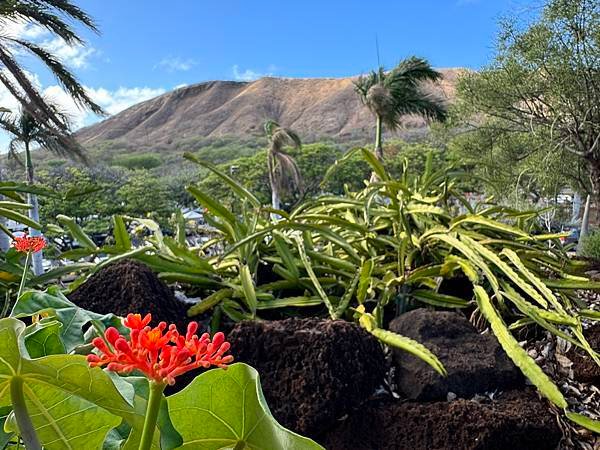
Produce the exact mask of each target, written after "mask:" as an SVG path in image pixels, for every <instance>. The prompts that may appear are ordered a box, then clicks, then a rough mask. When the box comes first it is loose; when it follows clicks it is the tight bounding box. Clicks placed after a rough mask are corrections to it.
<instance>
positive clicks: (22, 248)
mask: <svg viewBox="0 0 600 450" xmlns="http://www.w3.org/2000/svg"><path fill="white" fill-rule="evenodd" d="M12 245H13V247H14V248H15V250H17V251H18V252H20V253H29V252H31V253H37V252H39V251H41V250H43V249H44V248H46V239H44V238H43V237H42V236H23V237H16V238H15V240H14V241H13V244H12Z"/></svg>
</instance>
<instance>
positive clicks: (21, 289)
mask: <svg viewBox="0 0 600 450" xmlns="http://www.w3.org/2000/svg"><path fill="white" fill-rule="evenodd" d="M30 263H31V252H27V257H26V258H25V267H23V276H22V277H21V284H20V285H19V292H17V300H18V299H19V297H21V294H22V293H23V289H24V288H25V280H26V279H27V272H29V264H30Z"/></svg>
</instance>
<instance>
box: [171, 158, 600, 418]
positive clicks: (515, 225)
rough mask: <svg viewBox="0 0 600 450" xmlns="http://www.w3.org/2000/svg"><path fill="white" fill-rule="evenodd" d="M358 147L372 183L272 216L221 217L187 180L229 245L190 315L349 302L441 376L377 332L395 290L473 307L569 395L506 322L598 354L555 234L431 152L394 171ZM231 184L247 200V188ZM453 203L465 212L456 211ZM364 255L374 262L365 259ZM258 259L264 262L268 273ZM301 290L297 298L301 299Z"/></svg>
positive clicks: (533, 370) (373, 328)
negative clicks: (477, 200)
mask: <svg viewBox="0 0 600 450" xmlns="http://www.w3.org/2000/svg"><path fill="white" fill-rule="evenodd" d="M362 154H363V156H365V157H367V159H368V161H369V163H370V164H371V166H372V170H373V171H374V172H375V173H377V176H378V178H379V179H380V180H381V181H380V182H377V183H372V184H370V185H368V186H367V187H366V188H365V189H363V190H362V191H358V192H348V193H346V194H345V195H343V196H338V197H334V196H321V197H317V198H315V199H312V200H308V201H306V202H303V203H301V204H299V205H298V206H297V207H296V208H294V209H293V210H292V211H291V212H290V214H289V215H286V216H284V217H283V218H282V219H281V220H279V221H275V222H273V221H272V220H270V219H269V215H268V214H267V211H266V210H262V212H261V209H260V208H259V209H257V208H256V207H252V206H251V202H250V203H248V204H247V205H246V206H245V207H242V209H241V211H242V212H241V214H240V215H233V214H231V213H230V212H229V210H227V214H224V213H222V212H221V211H220V209H221V207H220V206H219V203H218V202H214V201H213V200H212V199H211V197H210V196H208V195H207V194H206V193H204V192H203V191H201V190H198V189H194V190H193V191H192V193H193V194H194V195H195V196H196V197H197V198H198V200H199V202H200V203H201V204H202V205H203V206H205V207H206V208H208V211H209V213H210V214H212V216H211V219H210V220H211V224H212V225H213V226H214V227H216V228H217V229H218V230H219V232H220V235H221V243H220V245H221V246H222V247H223V248H224V249H225V250H224V254H223V255H222V256H221V257H220V258H219V259H218V260H214V263H213V269H214V271H215V273H216V274H219V275H220V276H221V277H222V278H227V279H228V282H227V283H226V286H227V290H223V289H221V288H218V289H215V290H211V289H207V288H208V286H207V285H206V284H204V285H203V288H204V289H207V292H208V293H210V292H214V293H213V294H212V295H211V296H209V297H208V298H207V300H208V301H209V303H210V305H207V308H204V307H203V304H202V303H200V305H198V306H196V307H194V308H192V309H191V310H190V313H191V314H193V313H197V312H198V311H199V310H206V309H211V308H212V309H215V308H216V309H221V310H222V311H223V312H224V313H225V314H227V315H229V317H230V318H231V319H233V320H241V319H244V318H253V317H255V316H256V315H257V312H256V311H258V314H260V311H261V310H262V308H261V303H263V302H265V303H268V304H273V302H276V301H278V300H279V301H281V302H282V303H284V304H285V302H290V303H289V304H290V305H294V307H298V305H301V304H304V305H305V306H311V305H314V303H313V299H315V298H317V299H321V301H322V305H323V307H322V312H324V313H328V314H329V315H331V316H332V317H338V316H337V314H338V311H342V312H343V311H346V310H348V307H349V308H350V309H355V310H356V311H358V312H359V316H358V317H359V318H360V320H359V321H360V323H361V325H363V326H364V327H365V328H367V329H368V330H369V331H370V332H371V333H372V334H374V335H375V336H377V337H378V338H380V339H381V340H382V341H383V342H385V343H386V344H388V345H397V346H398V347H399V348H403V349H404V350H407V351H409V352H411V353H413V354H415V355H417V356H419V357H421V358H423V359H424V360H425V361H427V362H428V363H430V364H431V365H432V366H433V367H435V368H436V370H439V371H440V372H442V373H443V367H441V364H439V361H438V360H437V358H435V355H431V354H430V352H427V351H426V349H424V348H423V347H422V346H420V344H418V343H415V342H413V341H411V340H409V339H406V338H404V337H402V336H398V335H394V333H391V332H389V331H387V330H385V329H383V328H382V327H383V317H384V315H386V314H390V313H391V314H393V311H394V310H395V309H396V308H397V305H396V301H395V299H396V298H397V297H398V295H399V294H401V295H402V297H406V298H409V299H411V300H412V301H413V302H415V301H416V302H424V303H426V304H430V305H431V304H433V305H436V306H441V307H451V308H454V307H457V306H460V307H465V306H468V305H469V304H471V305H477V306H478V308H479V309H480V310H481V311H482V313H483V315H484V317H486V318H487V319H488V321H489V322H490V326H491V329H492V331H493V332H494V333H495V334H496V336H497V337H498V339H499V341H500V342H501V344H502V345H503V346H504V348H505V349H506V350H507V353H508V355H509V356H510V357H511V358H512V359H513V360H514V361H515V363H516V364H517V365H518V366H519V367H520V368H521V369H522V370H523V372H524V373H525V374H526V375H527V376H528V377H529V378H530V380H531V381H532V383H534V384H535V385H536V386H538V388H539V389H540V390H541V392H543V393H545V394H546V395H547V396H548V397H549V398H550V399H551V400H552V401H554V402H555V403H556V404H557V405H558V406H560V407H561V408H564V407H565V406H566V403H565V401H564V399H563V398H562V395H561V394H560V392H559V391H558V389H557V388H556V387H555V386H554V384H552V382H551V381H550V379H548V378H547V377H545V376H543V373H542V372H541V370H540V369H539V367H538V366H537V365H535V362H533V360H531V358H529V357H528V356H527V355H526V354H525V356H524V352H522V351H518V350H517V347H518V344H517V343H516V341H515V340H514V338H513V337H512V334H511V330H513V329H515V328H517V327H519V326H521V324H522V323H525V322H528V323H531V322H533V323H536V324H537V325H539V326H540V327H542V328H545V329H546V330H548V331H550V332H552V333H554V334H555V335H558V336H560V337H562V338H563V339H566V340H568V341H569V342H571V343H572V344H573V345H575V346H578V347H580V348H582V349H584V350H586V351H588V353H589V354H590V356H591V357H592V358H594V359H595V360H597V361H598V355H597V354H596V352H595V351H594V350H592V349H591V348H590V347H589V344H588V343H587V341H586V340H585V339H584V338H583V335H582V333H581V322H580V320H581V317H582V314H583V313H582V311H580V309H579V306H578V302H577V301H576V299H575V295H574V294H573V292H572V290H571V287H567V286H566V285H562V283H563V282H565V283H571V282H573V281H577V282H579V283H582V284H581V285H585V286H587V287H588V288H596V289H598V288H599V287H600V286H599V285H597V284H593V283H590V282H589V281H588V280H586V279H584V278H581V277H577V276H576V275H575V274H576V273H577V272H578V270H579V266H578V264H577V262H573V261H571V260H569V258H568V257H567V256H566V254H565V253H564V252H563V250H562V246H561V245H560V243H559V241H558V238H559V235H545V236H540V235H532V234H530V230H531V229H532V227H533V226H534V225H533V220H534V219H535V218H536V216H537V214H536V213H535V212H522V211H517V210H513V209H510V208H506V207H500V206H493V205H481V206H480V207H474V206H471V205H469V203H468V201H467V200H466V199H464V198H463V197H462V196H461V194H460V193H459V192H458V191H457V189H456V180H454V179H453V178H452V177H450V176H449V173H448V172H447V170H444V169H441V170H437V171H436V170H434V167H433V154H430V156H429V158H428V159H427V160H426V162H425V165H424V170H423V172H422V173H421V174H419V175H417V174H415V172H414V171H412V170H411V169H410V168H409V167H408V166H403V167H402V171H401V173H400V176H399V177H397V178H396V177H393V176H392V175H391V174H390V173H388V172H387V171H386V170H385V168H384V167H383V166H382V164H381V163H380V162H379V161H377V159H375V158H374V157H373V156H372V154H371V153H370V152H369V151H367V150H362ZM340 165H341V166H343V162H340V163H339V164H338V166H340ZM211 170H213V171H215V172H216V171H218V169H216V168H214V167H212V168H211ZM228 183H231V180H230V181H228ZM238 192H240V193H241V196H242V199H244V198H246V200H247V201H249V197H248V194H245V193H243V192H242V191H239V190H238ZM213 203H214V206H211V205H212V204H213ZM458 204H462V205H463V208H465V212H464V213H460V212H458V211H457V206H456V205H458ZM365 261H372V262H373V263H372V265H371V264H369V265H365ZM261 265H266V266H267V267H268V270H267V271H266V272H267V273H268V274H269V276H268V277H267V279H265V280H263V279H262V276H261V271H260V270H259V267H260V266H261ZM248 272H250V273H252V274H254V277H253V280H252V297H253V299H255V301H256V302H257V304H256V306H254V304H252V305H249V303H248V302H247V299H248V294H247V291H248V286H249V282H248ZM264 272H265V271H263V272H262V273H264ZM357 274H358V275H357ZM274 275H276V277H274ZM357 277H359V278H358V279H361V280H360V282H361V288H360V289H357V283H358V279H357ZM274 278H275V279H274ZM465 278H466V279H467V280H469V282H470V283H471V285H472V292H473V293H477V299H475V296H474V295H471V297H470V298H469V297H467V298H456V297H452V296H450V295H447V294H445V293H444V292H442V291H440V290H439V289H440V286H442V283H441V281H442V280H446V283H452V282H464V279H465ZM173 279H176V277H174V278H173ZM459 280H460V281H459ZM244 292H246V294H244ZM300 292H301V293H302V298H303V301H300V302H299V301H298V297H297V295H298V293H300ZM292 293H294V294H295V296H294V297H291V295H292ZM288 296H289V297H288ZM491 298H493V299H494V300H491ZM292 299H293V300H292ZM312 313H313V314H314V310H313V312H312ZM296 314H298V312H296ZM367 319H368V320H367ZM559 325H560V328H559ZM519 349H520V347H519Z"/></svg>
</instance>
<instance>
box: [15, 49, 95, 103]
mask: <svg viewBox="0 0 600 450" xmlns="http://www.w3.org/2000/svg"><path fill="white" fill-rule="evenodd" d="M11 41H13V42H15V43H16V44H19V45H20V46H22V47H24V48H25V49H27V50H29V51H30V52H31V53H32V54H34V55H35V56H37V57H38V58H39V59H40V61H41V62H42V63H44V65H45V66H46V67H48V69H49V70H50V71H51V72H52V74H53V75H54V76H55V77H56V79H57V80H58V81H59V83H60V84H61V86H62V87H63V88H64V89H65V90H66V91H67V92H68V93H69V94H70V96H71V97H72V98H73V100H74V101H75V103H77V104H78V105H79V106H81V107H84V108H89V109H90V110H91V111H92V112H94V113H96V114H104V111H103V110H102V107H100V106H99V105H97V104H96V103H95V102H94V101H93V100H92V99H91V98H90V97H89V96H88V94H87V92H86V91H85V89H84V87H83V86H82V85H81V84H80V83H79V81H77V78H75V76H74V75H73V74H72V73H71V72H70V71H69V70H68V69H67V68H66V67H65V66H64V64H62V63H61V62H60V61H59V60H58V59H57V58H56V57H55V56H54V55H52V53H50V52H48V51H47V50H46V49H44V48H42V47H40V46H39V45H36V44H33V43H31V42H28V41H24V40H22V39H11Z"/></svg>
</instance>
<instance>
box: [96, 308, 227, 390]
mask: <svg viewBox="0 0 600 450" xmlns="http://www.w3.org/2000/svg"><path fill="white" fill-rule="evenodd" d="M151 320H152V316H151V315H150V314H146V316H144V318H142V316H141V315H140V314H129V315H128V316H127V318H126V319H124V320H123V325H125V326H126V327H127V328H129V329H130V334H129V340H127V339H126V338H125V337H124V336H122V335H121V334H120V333H119V331H118V330H117V329H116V328H113V327H110V328H108V329H107V330H106V332H105V333H104V339H102V338H99V337H98V338H96V339H94V340H93V341H92V343H93V344H94V347H96V349H98V351H99V353H100V354H99V355H96V354H92V355H88V357H87V360H88V363H89V364H90V366H91V367H96V366H99V367H102V366H105V365H106V368H107V369H108V370H111V371H113V372H118V373H122V374H128V373H130V372H132V371H134V370H139V371H140V372H142V373H143V374H144V375H146V377H148V378H149V379H150V380H152V381H155V382H157V383H165V384H170V385H173V384H175V377H178V376H179V375H183V374H184V373H186V372H189V371H190V370H194V369H197V368H199V367H204V368H209V367H210V366H216V367H223V368H224V367H226V366H227V364H229V363H231V362H232V361H233V356H231V355H225V353H227V351H229V347H230V344H229V342H226V341H225V335H224V334H223V333H216V334H215V335H214V336H213V338H212V340H211V339H210V335H209V334H208V333H204V334H203V335H202V336H200V337H198V335H197V334H196V331H198V324H197V323H196V322H190V323H189V324H188V328H187V333H186V334H185V336H182V335H180V334H179V332H178V331H177V327H176V326H175V325H169V327H168V328H167V324H166V323H165V322H161V323H159V324H158V326H157V327H154V328H152V327H150V326H148V324H149V323H150V321H151Z"/></svg>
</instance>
